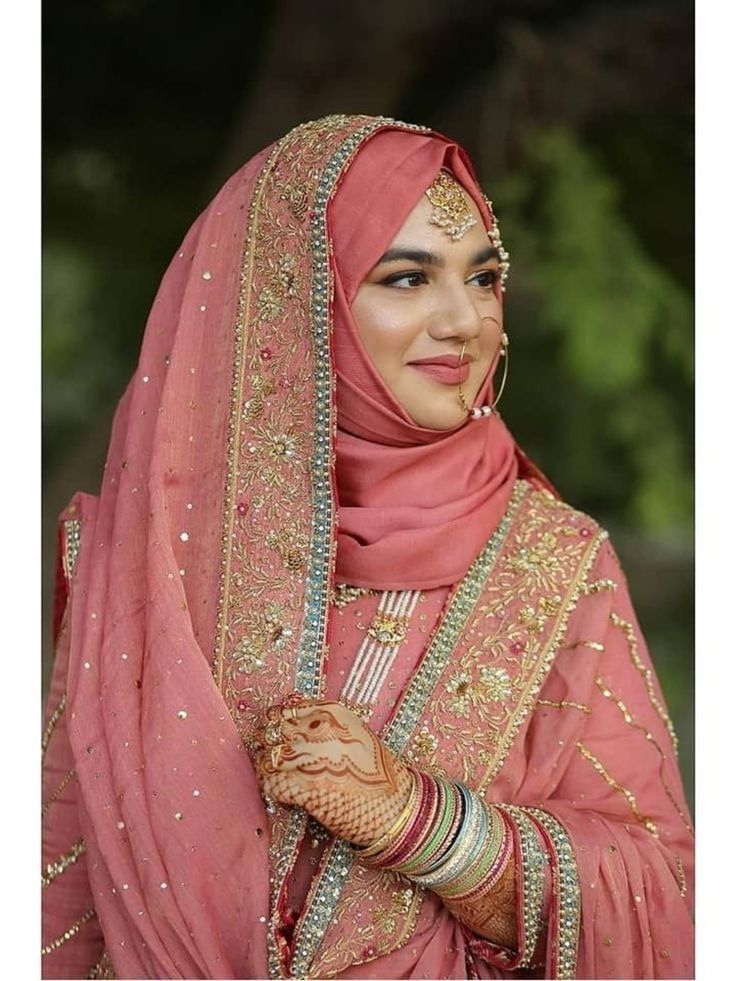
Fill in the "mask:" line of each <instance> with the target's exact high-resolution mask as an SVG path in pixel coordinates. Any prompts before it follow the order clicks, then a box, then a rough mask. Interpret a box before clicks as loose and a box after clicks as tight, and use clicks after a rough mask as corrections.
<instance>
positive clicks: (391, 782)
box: [256, 701, 412, 845]
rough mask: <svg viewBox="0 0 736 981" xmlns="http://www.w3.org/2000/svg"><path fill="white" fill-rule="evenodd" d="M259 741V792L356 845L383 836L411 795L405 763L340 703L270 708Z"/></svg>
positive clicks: (319, 702) (316, 702)
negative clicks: (293, 808)
mask: <svg viewBox="0 0 736 981" xmlns="http://www.w3.org/2000/svg"><path fill="white" fill-rule="evenodd" d="M260 742H261V744H262V746H263V749H262V750H261V752H260V753H259V754H258V755H257V757H256V772H257V774H258V777H259V779H260V781H261V786H262V788H263V793H264V795H265V796H266V797H271V798H272V799H273V800H276V801H279V802H280V803H281V804H291V805H293V806H296V807H302V808H304V810H305V811H307V812H308V813H309V814H311V815H312V817H313V818H315V819H316V820H317V821H319V822H320V824H323V825H324V826H325V827H326V828H327V829H328V830H329V831H331V832H332V834H334V835H335V836H336V837H339V838H346V839H347V840H348V841H352V842H353V843H354V844H356V845H368V844H370V843H371V842H372V841H375V840H376V839H377V838H379V837H380V836H381V835H382V834H384V833H385V831H386V830H388V829H389V828H390V827H391V825H392V824H393V823H394V822H395V821H396V819H397V817H398V816H399V814H400V813H401V811H402V809H403V807H404V806H405V804H406V802H407V800H408V799H409V794H410V791H411V786H412V779H411V775H410V773H409V771H408V770H407V768H406V766H405V765H404V764H403V763H402V762H401V761H400V760H399V759H398V758H397V757H396V756H394V754H393V753H392V752H391V751H390V750H389V749H387V748H386V746H384V745H383V743H381V742H380V740H379V739H378V737H377V736H376V735H375V734H374V733H373V732H372V731H371V730H370V729H369V728H368V727H367V726H366V725H365V724H364V723H363V722H362V721H361V719H360V718H359V717H358V716H357V715H356V714H355V712H352V711H351V710H350V709H348V708H346V707H345V706H344V705H340V704H339V703H338V702H326V701H302V702H299V703H297V704H286V705H281V706H272V707H271V708H270V709H269V710H268V712H267V713H266V721H265V724H264V728H263V732H262V734H261V739H260Z"/></svg>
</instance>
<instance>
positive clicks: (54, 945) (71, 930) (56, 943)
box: [41, 909, 97, 957]
mask: <svg viewBox="0 0 736 981" xmlns="http://www.w3.org/2000/svg"><path fill="white" fill-rule="evenodd" d="M95 916H97V913H96V912H95V911H94V909H88V910H87V912H86V913H83V914H82V915H81V916H80V917H79V919H78V920H75V921H74V923H72V925H71V926H70V927H68V928H67V929H66V930H65V931H64V932H63V933H60V934H59V936H58V937H56V939H54V940H52V941H51V943H50V944H46V946H45V947H42V948H41V956H42V957H45V956H46V955H47V954H51V953H53V951H55V950H58V948H59V947H62V946H63V945H64V944H65V943H66V942H67V940H71V939H72V937H76V935H77V934H78V933H79V931H80V930H81V929H82V927H83V926H84V924H85V923H89V921H90V920H91V919H92V918H93V917H95Z"/></svg>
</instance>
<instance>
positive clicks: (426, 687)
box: [382, 480, 530, 753]
mask: <svg viewBox="0 0 736 981" xmlns="http://www.w3.org/2000/svg"><path fill="white" fill-rule="evenodd" d="M529 493H530V485H529V484H528V483H527V482H526V481H524V480H519V481H517V482H516V487H515V488H514V491H513V494H512V495H511V501H510V502H509V506H508V508H507V510H506V514H505V515H504V516H503V518H502V519H501V523H500V524H499V526H498V528H497V529H496V531H495V532H494V533H493V535H492V537H491V539H490V541H489V542H488V544H487V545H486V547H485V548H484V549H483V551H482V552H481V554H480V555H479V557H478V558H477V559H476V560H475V562H474V563H473V564H472V566H471V567H470V569H469V570H468V572H467V574H466V575H465V577H464V578H463V580H462V581H461V583H460V584H459V586H458V588H457V590H456V591H455V593H454V595H453V597H452V600H451V601H450V604H449V606H448V607H447V610H446V612H445V614H444V616H443V617H442V620H441V622H440V624H439V625H438V627H437V629H436V631H435V633H434V636H433V637H432V639H431V641H430V643H429V645H428V646H427V650H426V652H425V654H424V657H423V658H422V661H421V664H420V665H419V668H418V669H417V671H416V673H415V675H414V677H413V679H412V681H411V683H410V684H409V686H408V687H407V689H406V693H405V694H404V696H403V698H402V700H401V703H400V705H399V708H398V710H397V712H396V715H395V716H394V718H393V719H392V720H391V721H390V722H389V723H388V725H387V726H386V728H385V729H384V731H383V733H382V738H383V740H384V742H385V743H386V745H387V746H388V747H389V748H390V749H392V750H393V751H394V752H395V753H400V752H402V750H403V749H404V747H405V746H406V745H407V743H408V741H409V739H410V737H411V734H412V732H413V731H414V729H415V728H416V726H417V724H418V722H419V720H420V719H421V716H422V713H423V711H424V709H425V708H426V705H427V702H428V701H429V698H430V696H431V695H432V692H433V691H434V689H435V687H436V685H437V682H438V681H439V679H440V676H441V674H442V672H443V671H444V669H445V668H446V667H447V665H448V663H449V661H450V658H451V657H452V653H453V651H454V650H455V647H456V646H457V644H458V642H459V641H460V639H461V637H462V635H463V632H464V630H465V628H466V627H467V625H468V621H469V620H470V618H471V616H472V615H473V611H474V610H475V607H476V604H477V603H478V600H479V598H480V596H481V593H482V592H483V589H484V587H485V586H486V583H487V581H488V578H489V576H490V575H491V572H492V570H493V568H494V564H495V562H496V559H497V557H498V555H499V554H500V552H501V549H502V548H503V545H504V543H505V541H506V538H507V536H508V534H509V530H510V528H511V526H512V523H513V522H514V520H515V518H516V515H517V512H518V511H519V509H520V507H521V505H522V502H523V501H524V499H525V498H526V497H527V495H528V494H529Z"/></svg>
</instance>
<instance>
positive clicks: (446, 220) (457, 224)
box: [424, 170, 476, 242]
mask: <svg viewBox="0 0 736 981" xmlns="http://www.w3.org/2000/svg"><path fill="white" fill-rule="evenodd" d="M424 193H425V194H426V195H427V197H428V198H429V203H430V204H431V205H432V214H431V216H430V219H429V223H430V225H437V226H438V227H439V228H441V229H442V230H443V231H444V232H447V234H448V235H449V236H450V238H451V239H452V241H453V242H457V241H458V240H459V239H461V238H462V237H463V235H464V234H465V233H466V232H467V230H468V229H469V228H472V227H473V225H475V224H476V218H475V216H474V215H473V212H472V210H471V208H470V203H469V201H468V198H467V196H466V194H465V192H464V191H463V189H462V188H461V187H460V185H459V184H458V183H457V181H455V180H453V179H452V177H450V175H449V174H448V173H447V171H446V170H441V171H440V172H439V173H438V174H437V176H436V177H435V179H434V180H433V181H432V183H431V184H430V185H429V187H428V188H427V190H426V191H425V192H424Z"/></svg>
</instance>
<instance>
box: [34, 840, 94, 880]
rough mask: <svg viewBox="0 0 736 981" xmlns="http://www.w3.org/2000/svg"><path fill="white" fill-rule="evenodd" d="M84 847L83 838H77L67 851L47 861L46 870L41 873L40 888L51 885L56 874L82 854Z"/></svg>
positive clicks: (64, 870) (65, 868) (64, 869)
mask: <svg viewBox="0 0 736 981" xmlns="http://www.w3.org/2000/svg"><path fill="white" fill-rule="evenodd" d="M86 848H87V846H86V845H85V843H84V838H79V839H78V840H77V841H75V842H74V844H73V845H72V847H71V848H70V849H69V851H68V852H66V853H65V854H63V855H59V857H58V858H57V859H56V861H55V862H49V864H48V865H47V866H46V871H45V872H44V873H43V874H42V875H41V888H42V889H45V888H46V886H49V885H51V883H52V882H53V881H54V879H56V878H57V876H60V875H61V874H62V872H66V870H67V869H68V868H69V866H70V865H74V863H75V862H76V860H77V859H78V858H79V856H80V855H83V854H84V852H85V851H86Z"/></svg>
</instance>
